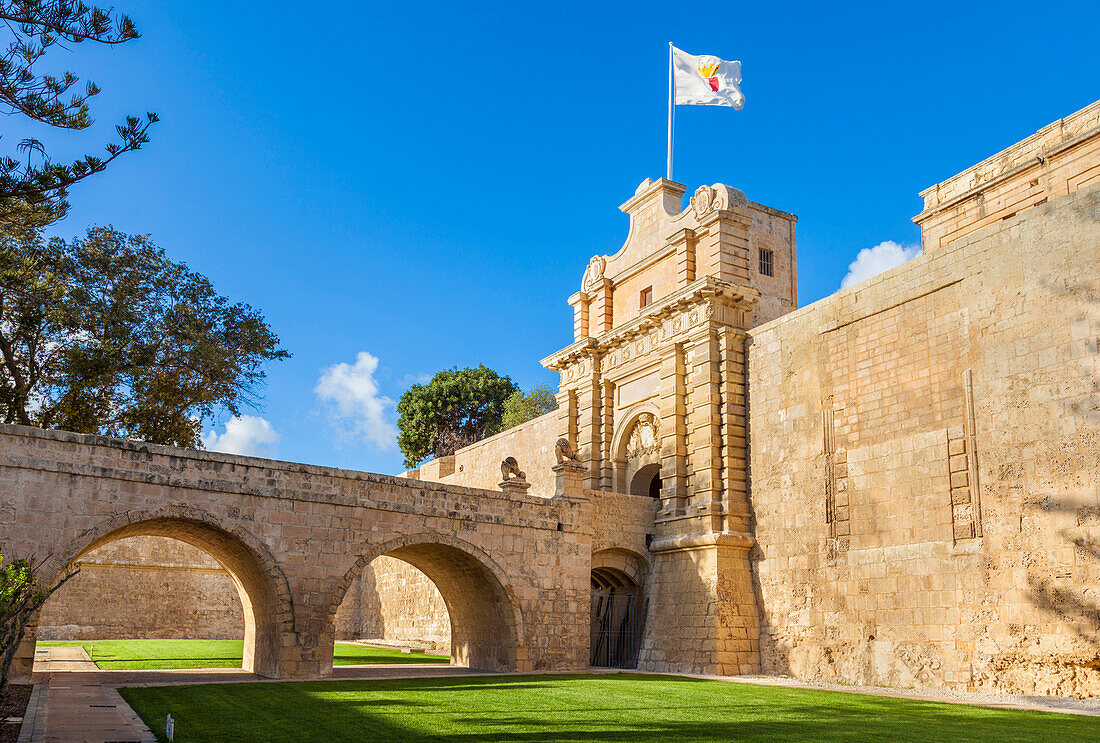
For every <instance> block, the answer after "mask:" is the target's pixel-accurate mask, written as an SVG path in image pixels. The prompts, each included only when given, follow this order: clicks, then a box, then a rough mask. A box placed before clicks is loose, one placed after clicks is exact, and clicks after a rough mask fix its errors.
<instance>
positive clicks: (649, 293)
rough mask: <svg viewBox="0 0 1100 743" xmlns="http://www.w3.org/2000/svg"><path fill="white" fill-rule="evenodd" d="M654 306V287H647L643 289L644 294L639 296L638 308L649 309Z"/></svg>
mask: <svg viewBox="0 0 1100 743" xmlns="http://www.w3.org/2000/svg"><path fill="white" fill-rule="evenodd" d="M651 304H653V287H652V286H647V287H646V288H645V289H642V293H641V294H640V295H638V307H648V306H649V305H651Z"/></svg>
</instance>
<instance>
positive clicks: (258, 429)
mask: <svg viewBox="0 0 1100 743" xmlns="http://www.w3.org/2000/svg"><path fill="white" fill-rule="evenodd" d="M281 438H282V437H281V436H280V435H279V432H278V431H276V430H275V429H274V428H272V426H271V424H270V423H268V422H267V421H266V420H265V419H263V418H258V417H256V416H254V415H241V416H238V417H236V418H230V419H229V420H228V421H226V422H225V433H223V434H221V435H218V433H217V432H216V431H214V430H210V431H207V432H206V433H205V434H203V437H202V443H203V446H205V447H206V448H207V449H209V450H211V451H220V452H225V453H226V454H242V455H244V456H253V457H254V456H259V455H261V454H264V453H266V451H265V450H266V449H267V447H269V446H273V445H275V444H277V443H279V439H281Z"/></svg>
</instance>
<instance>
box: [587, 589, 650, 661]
mask: <svg viewBox="0 0 1100 743" xmlns="http://www.w3.org/2000/svg"><path fill="white" fill-rule="evenodd" d="M648 606H649V601H648V599H646V598H644V597H642V596H635V595H633V594H622V593H604V592H602V591H601V592H597V593H593V594H592V644H591V646H590V647H591V648H592V657H591V664H592V665H593V666H601V667H605V668H636V667H637V666H638V651H639V650H640V649H641V647H642V635H643V634H644V633H645V617H646V609H647V608H648Z"/></svg>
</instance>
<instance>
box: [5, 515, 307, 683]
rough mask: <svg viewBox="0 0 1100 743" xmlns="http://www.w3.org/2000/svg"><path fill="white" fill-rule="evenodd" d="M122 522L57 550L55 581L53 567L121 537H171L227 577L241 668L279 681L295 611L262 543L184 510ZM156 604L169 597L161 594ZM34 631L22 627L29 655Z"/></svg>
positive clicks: (31, 649) (110, 524) (75, 560)
mask: <svg viewBox="0 0 1100 743" xmlns="http://www.w3.org/2000/svg"><path fill="white" fill-rule="evenodd" d="M177 514H180V515H177ZM126 518H128V519H132V521H130V523H125V524H124V525H121V526H119V525H117V524H116V523H115V520H112V521H111V522H107V523H104V524H101V525H100V526H98V527H96V528H93V529H91V530H89V531H88V532H85V534H83V535H82V536H81V538H80V539H79V540H77V541H76V542H73V543H72V544H70V545H68V546H67V547H66V549H65V550H62V551H60V552H59V553H58V557H57V560H56V561H55V562H53V563H51V566H52V567H53V568H54V569H55V570H56V571H57V574H58V577H60V575H61V572H60V569H59V567H58V566H60V565H64V564H69V563H74V562H77V561H78V560H80V559H81V558H82V557H85V556H86V555H88V554H89V553H92V552H93V551H95V550H97V549H99V548H100V547H103V546H105V545H108V544H111V543H113V542H116V541H118V540H121V539H130V538H133V537H170V538H171V539H175V540H179V541H181V542H184V543H186V544H188V545H191V546H192V547H196V548H198V549H199V550H201V551H202V552H204V553H206V554H207V555H209V556H210V557H211V558H212V559H213V560H214V561H216V562H217V563H218V564H219V565H221V566H222V568H224V569H225V570H226V572H228V573H229V575H230V577H231V578H232V580H233V585H234V587H235V588H236V591H237V595H238V596H239V598H240V602H241V608H242V614H243V619H244V628H243V630H244V631H243V635H244V658H243V662H242V667H243V668H244V669H245V670H247V671H252V672H253V673H256V674H257V675H259V676H264V677H266V678H278V677H279V675H280V673H279V660H280V658H279V653H280V650H281V646H282V644H283V642H282V640H283V638H284V637H285V636H287V635H293V624H294V611H293V607H292V604H291V600H290V589H289V587H288V585H287V581H286V578H285V577H284V576H283V574H282V572H281V571H280V570H279V568H278V567H277V566H276V564H275V561H274V559H273V558H272V557H271V556H270V555H269V554H268V553H267V550H266V548H265V547H264V546H263V545H262V543H260V542H259V541H258V540H255V539H254V538H253V537H251V535H248V534H247V533H246V532H244V531H243V530H241V529H239V528H237V529H235V530H234V531H233V532H230V531H229V530H227V529H226V528H224V527H223V526H221V525H220V524H219V523H218V522H217V521H216V519H215V518H214V517H212V516H210V515H208V514H204V513H202V512H198V511H196V510H195V509H190V508H187V507H183V506H180V507H168V508H164V509H159V510H158V511H155V512H148V513H138V514H130V515H129V516H128V517H126ZM120 520H125V519H120ZM62 590H64V589H62ZM55 598H56V597H51V599H50V601H53V600H54V599H55ZM157 600H170V597H164V596H161V597H157ZM36 629H37V627H28V628H27V635H26V637H27V638H28V642H29V644H31V645H32V647H31V648H30V652H31V653H33V638H34V636H35V631H36Z"/></svg>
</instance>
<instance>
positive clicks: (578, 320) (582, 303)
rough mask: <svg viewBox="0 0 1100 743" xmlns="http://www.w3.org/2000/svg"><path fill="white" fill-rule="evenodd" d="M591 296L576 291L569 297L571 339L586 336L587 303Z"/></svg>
mask: <svg viewBox="0 0 1100 743" xmlns="http://www.w3.org/2000/svg"><path fill="white" fill-rule="evenodd" d="M590 301H591V298H590V297H589V296H588V295H587V294H585V293H584V292H577V293H576V294H574V295H573V296H571V297H570V298H569V304H571V305H573V340H575V341H579V340H580V339H581V338H587V337H588V305H589V302H590Z"/></svg>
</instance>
